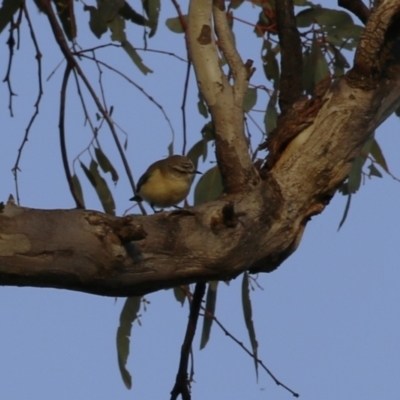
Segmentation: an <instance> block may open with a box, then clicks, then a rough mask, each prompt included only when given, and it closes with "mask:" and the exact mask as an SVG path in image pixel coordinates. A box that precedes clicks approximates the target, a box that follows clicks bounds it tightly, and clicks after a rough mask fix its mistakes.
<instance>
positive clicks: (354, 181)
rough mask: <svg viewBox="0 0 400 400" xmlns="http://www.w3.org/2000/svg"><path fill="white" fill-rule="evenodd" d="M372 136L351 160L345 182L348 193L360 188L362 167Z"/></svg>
mask: <svg viewBox="0 0 400 400" xmlns="http://www.w3.org/2000/svg"><path fill="white" fill-rule="evenodd" d="M373 141H374V138H373V137H371V138H369V139H368V140H367V141H366V142H365V143H364V146H363V147H362V149H361V153H360V155H359V156H357V157H356V159H355V160H354V161H353V165H352V167H351V170H350V172H349V179H348V182H347V187H348V190H349V193H355V192H357V190H358V189H359V188H360V185H361V179H362V168H363V166H364V164H365V161H366V160H367V155H368V154H369V153H370V150H371V146H372V143H373Z"/></svg>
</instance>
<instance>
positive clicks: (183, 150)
mask: <svg viewBox="0 0 400 400" xmlns="http://www.w3.org/2000/svg"><path fill="white" fill-rule="evenodd" d="M191 68H192V63H191V61H189V62H188V64H187V68H186V78H185V84H184V89H183V98H182V104H181V110H182V127H183V145H182V155H185V154H186V143H187V131H186V99H187V93H188V88H189V77H190V70H191Z"/></svg>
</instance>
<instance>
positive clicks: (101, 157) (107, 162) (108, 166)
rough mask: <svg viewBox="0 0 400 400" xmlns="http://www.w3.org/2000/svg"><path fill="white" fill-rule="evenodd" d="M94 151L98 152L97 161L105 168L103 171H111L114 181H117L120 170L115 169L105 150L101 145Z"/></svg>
mask: <svg viewBox="0 0 400 400" xmlns="http://www.w3.org/2000/svg"><path fill="white" fill-rule="evenodd" d="M94 152H95V154H96V158H97V162H98V163H99V165H100V168H101V169H102V170H103V172H104V173H107V172H109V173H110V174H111V178H112V180H113V182H114V183H115V182H117V181H118V178H119V177H118V172H117V171H116V170H115V168H114V166H113V165H112V164H111V162H110V160H109V159H108V157H107V156H106V155H105V154H104V152H103V150H101V149H100V148H99V147H95V148H94Z"/></svg>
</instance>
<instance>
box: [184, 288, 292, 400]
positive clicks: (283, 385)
mask: <svg viewBox="0 0 400 400" xmlns="http://www.w3.org/2000/svg"><path fill="white" fill-rule="evenodd" d="M180 288H181V289H182V290H183V291H184V292H185V294H186V296H187V298H188V299H190V298H192V297H193V298H194V295H192V293H191V292H190V290H189V289H188V288H187V287H185V286H180ZM200 308H201V309H202V310H203V311H204V314H200V315H201V316H203V317H204V318H212V319H213V321H215V323H216V324H217V325H218V326H219V328H220V329H221V330H222V331H223V332H224V333H225V335H226V336H228V337H229V338H231V339H232V340H233V341H234V342H235V343H236V344H238V345H239V346H240V347H241V348H242V349H243V350H244V351H245V352H246V353H247V354H248V355H249V356H250V357H252V358H253V359H254V360H255V361H256V362H257V363H258V364H259V365H260V366H261V368H263V369H264V371H266V372H267V374H268V375H269V376H270V377H271V378H272V379H273V381H274V382H275V383H276V384H277V385H278V386H282V387H283V388H284V389H286V390H287V391H288V392H290V393H291V394H292V395H293V396H294V397H300V395H299V394H298V393H296V392H294V391H293V390H292V389H290V388H289V387H287V386H286V385H285V384H283V383H282V382H281V381H279V380H278V379H277V378H276V377H275V375H274V374H273V373H272V372H271V371H270V369H269V368H268V367H267V366H266V365H265V364H264V363H263V361H262V360H260V359H259V358H258V357H256V356H255V355H254V353H253V352H252V351H251V350H249V349H248V348H247V347H246V346H245V345H244V344H243V342H241V341H240V340H239V339H237V338H236V337H235V336H234V335H233V334H232V333H230V332H229V331H228V329H226V328H225V326H224V325H223V324H222V322H220V320H219V319H218V318H217V317H216V316H215V315H214V314H212V313H210V312H209V311H208V310H207V309H206V308H205V307H204V306H201V307H200Z"/></svg>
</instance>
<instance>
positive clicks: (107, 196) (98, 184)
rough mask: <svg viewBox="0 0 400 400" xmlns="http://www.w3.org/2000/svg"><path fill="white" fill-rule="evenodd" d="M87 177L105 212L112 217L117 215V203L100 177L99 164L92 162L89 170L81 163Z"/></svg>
mask: <svg viewBox="0 0 400 400" xmlns="http://www.w3.org/2000/svg"><path fill="white" fill-rule="evenodd" d="M80 165H81V167H82V169H83V171H84V173H85V175H86V176H87V178H88V179H89V181H90V183H91V184H92V186H93V187H94V189H95V191H96V193H97V196H98V197H99V200H100V202H101V205H102V206H103V209H104V212H105V213H107V214H110V215H115V202H114V198H113V196H112V194H111V191H110V189H109V188H108V185H107V183H106V181H105V180H104V179H103V178H102V177H101V176H100V173H99V169H98V164H97V162H96V161H94V160H92V161H91V162H90V167H89V169H88V168H87V167H86V166H85V165H84V164H83V163H80Z"/></svg>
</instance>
